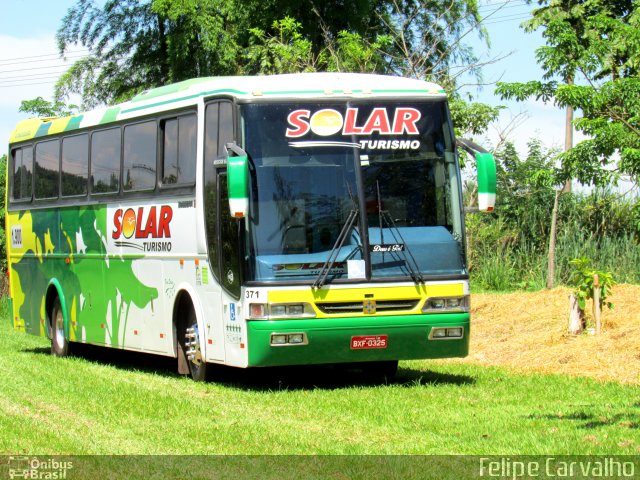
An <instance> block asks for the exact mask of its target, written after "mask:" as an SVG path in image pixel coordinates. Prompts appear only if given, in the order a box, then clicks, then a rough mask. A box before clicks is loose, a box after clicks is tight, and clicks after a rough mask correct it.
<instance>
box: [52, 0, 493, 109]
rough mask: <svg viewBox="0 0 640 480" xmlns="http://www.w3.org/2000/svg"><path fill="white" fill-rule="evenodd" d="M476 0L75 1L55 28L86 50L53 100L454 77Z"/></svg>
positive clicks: (475, 27) (61, 40)
mask: <svg viewBox="0 0 640 480" xmlns="http://www.w3.org/2000/svg"><path fill="white" fill-rule="evenodd" d="M478 21H479V14H478V8H477V2H476V1H475V0H449V2H448V3H445V4H443V3H440V2H433V1H429V0H355V1H353V2H344V1H342V0H331V1H326V2H317V4H312V5H311V7H310V5H309V4H308V3H305V2H299V1H294V0H260V1H257V0H243V1H240V0H182V1H180V2H176V1H170V0H107V1H106V2H105V3H104V6H102V7H99V6H98V5H96V3H95V2H94V0H78V2H77V3H76V4H75V5H74V6H73V7H72V8H70V9H69V11H68V12H67V15H66V16H65V18H64V19H63V22H62V26H61V27H60V29H59V30H58V34H57V39H58V47H59V50H60V52H61V54H63V55H64V54H65V52H67V51H68V50H69V48H71V47H72V46H74V45H82V46H83V47H85V48H87V49H88V50H89V54H88V55H87V56H86V57H84V58H82V59H80V60H78V61H76V62H75V63H74V64H73V65H72V66H71V67H70V68H69V70H68V71H67V72H66V73H65V74H64V75H63V76H62V77H61V78H60V80H59V81H58V83H57V87H56V100H58V101H64V100H65V99H66V98H68V96H69V95H70V94H74V93H75V94H80V95H81V97H82V100H83V104H84V105H83V106H84V107H93V106H95V105H98V104H110V103H114V102H119V101H123V100H126V99H129V98H131V97H132V96H133V95H135V94H136V93H139V92H140V91H142V90H145V89H147V88H150V87H154V86H158V85H163V84H166V83H171V82H177V81H180V80H185V79H188V78H193V77H201V76H207V75H230V74H246V73H250V74H255V73H267V72H268V73H276V72H283V71H300V69H301V68H302V70H304V69H308V68H311V69H313V70H341V71H344V70H349V71H375V72H380V73H390V74H401V75H404V76H412V77H414V78H421V79H430V80H436V81H441V82H442V83H444V84H445V85H447V86H449V87H450V86H452V85H453V83H454V82H452V81H450V78H452V77H451V76H450V75H448V71H449V67H450V66H451V65H452V64H453V63H454V62H468V61H472V60H475V57H473V54H472V52H471V50H470V49H469V48H468V47H466V46H465V45H464V43H463V39H464V37H465V36H466V35H467V34H468V33H470V32H472V31H479V32H481V34H482V35H484V33H483V31H482V29H481V28H480V27H479V23H478Z"/></svg>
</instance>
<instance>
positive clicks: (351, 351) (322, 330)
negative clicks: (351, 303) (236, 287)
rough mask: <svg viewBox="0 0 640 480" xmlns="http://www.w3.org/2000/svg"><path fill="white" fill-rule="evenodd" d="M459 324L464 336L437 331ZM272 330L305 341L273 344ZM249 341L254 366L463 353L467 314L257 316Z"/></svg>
mask: <svg viewBox="0 0 640 480" xmlns="http://www.w3.org/2000/svg"><path fill="white" fill-rule="evenodd" d="M456 329H462V330H461V333H462V337H458V338H451V337H442V338H437V336H436V335H439V334H443V333H445V334H446V332H444V331H448V332H454V333H458V332H460V330H456ZM432 330H433V331H432ZM292 334H293V336H292ZM296 334H302V335H296ZM434 334H436V335H434ZM274 336H276V337H279V339H283V338H287V337H288V338H293V337H295V338H296V340H299V339H300V338H301V337H302V338H303V339H304V342H303V343H296V344H275V345H274V344H272V343H273V341H274ZM247 343H248V345H247V346H248V350H249V366H251V367H259V366H276V365H309V364H322V363H348V362H367V361H380V360H411V359H433V358H450V357H465V356H467V354H468V353H469V314H468V313H447V314H430V315H406V316H379V317H373V316H372V317H348V318H330V319H317V318H313V319H304V320H302V319H300V320H297V319H296V320H272V321H264V320H253V321H249V322H247Z"/></svg>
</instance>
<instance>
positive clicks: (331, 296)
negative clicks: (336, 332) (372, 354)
mask: <svg viewBox="0 0 640 480" xmlns="http://www.w3.org/2000/svg"><path fill="white" fill-rule="evenodd" d="M462 295H464V283H446V284H433V285H416V286H402V287H400V286H398V287H377V286H376V287H374V286H371V287H363V288H353V287H351V288H349V287H347V288H343V289H342V288H331V289H326V290H325V289H323V290H312V289H311V288H309V289H296V290H270V291H269V303H308V304H310V305H312V306H313V309H314V310H315V312H316V315H317V316H318V318H323V317H336V316H338V315H336V314H331V315H327V314H325V313H323V312H322V311H320V310H319V309H318V308H317V307H316V305H315V304H316V303H325V302H335V303H340V302H345V303H347V302H361V301H363V300H365V299H367V300H375V301H384V300H409V299H416V300H417V299H419V301H418V302H417V304H416V307H415V308H413V309H411V310H407V311H406V313H419V312H420V310H421V308H422V305H423V304H424V300H426V299H427V298H433V297H456V296H462ZM380 314H381V315H384V314H386V315H396V314H398V311H393V312H388V313H386V312H385V313H382V312H380ZM344 315H348V316H354V314H353V313H348V314H346V313H345V314H344ZM344 315H343V316H344ZM355 315H358V314H355ZM359 315H364V313H360V314H359Z"/></svg>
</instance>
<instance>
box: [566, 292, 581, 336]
mask: <svg viewBox="0 0 640 480" xmlns="http://www.w3.org/2000/svg"><path fill="white" fill-rule="evenodd" d="M583 328H584V312H582V311H581V310H580V307H579V306H578V298H577V297H576V296H575V294H573V293H572V294H571V295H569V328H568V330H569V333H570V334H571V335H578V334H580V333H581V332H582V329H583Z"/></svg>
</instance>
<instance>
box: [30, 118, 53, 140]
mask: <svg viewBox="0 0 640 480" xmlns="http://www.w3.org/2000/svg"><path fill="white" fill-rule="evenodd" d="M50 128H51V122H47V123H43V124H42V125H40V126H39V127H38V130H37V131H36V134H35V135H34V137H43V136H45V135H46V134H47V133H49V129H50Z"/></svg>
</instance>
